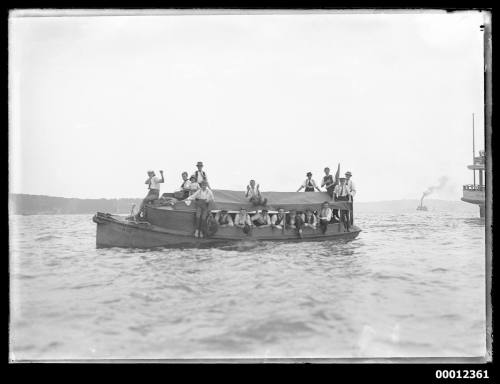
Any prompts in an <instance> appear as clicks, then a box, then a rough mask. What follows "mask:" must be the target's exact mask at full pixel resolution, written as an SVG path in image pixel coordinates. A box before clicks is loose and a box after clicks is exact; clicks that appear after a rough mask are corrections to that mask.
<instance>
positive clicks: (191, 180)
mask: <svg viewBox="0 0 500 384" xmlns="http://www.w3.org/2000/svg"><path fill="white" fill-rule="evenodd" d="M198 189H200V184H198V183H197V182H196V176H195V175H192V176H191V177H190V178H189V195H192V194H193V193H195V192H196V191H197V190H198Z"/></svg>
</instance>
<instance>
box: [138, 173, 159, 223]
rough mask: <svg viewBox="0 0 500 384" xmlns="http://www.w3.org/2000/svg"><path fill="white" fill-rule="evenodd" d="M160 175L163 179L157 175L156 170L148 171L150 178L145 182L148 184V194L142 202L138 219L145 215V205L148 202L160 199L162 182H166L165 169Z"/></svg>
mask: <svg viewBox="0 0 500 384" xmlns="http://www.w3.org/2000/svg"><path fill="white" fill-rule="evenodd" d="M160 175H161V179H160V178H159V177H158V176H156V175H155V172H154V171H148V178H147V179H146V181H145V182H144V184H147V185H148V194H147V195H146V197H145V198H144V199H143V200H142V202H141V205H140V207H139V212H138V213H137V215H136V219H139V218H140V217H141V216H143V213H144V212H143V211H144V206H145V205H146V204H147V203H150V202H152V201H155V200H158V199H159V198H160V183H164V182H165V179H164V178H163V171H160Z"/></svg>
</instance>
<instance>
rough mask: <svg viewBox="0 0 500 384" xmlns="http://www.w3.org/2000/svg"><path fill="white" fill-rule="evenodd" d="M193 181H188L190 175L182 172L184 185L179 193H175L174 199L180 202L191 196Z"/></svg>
mask: <svg viewBox="0 0 500 384" xmlns="http://www.w3.org/2000/svg"><path fill="white" fill-rule="evenodd" d="M190 186H191V181H190V180H189V179H188V173H187V172H182V184H181V187H180V189H179V190H178V191H175V192H174V197H175V198H176V199H179V200H183V199H185V198H186V197H188V196H189V192H191V188H190Z"/></svg>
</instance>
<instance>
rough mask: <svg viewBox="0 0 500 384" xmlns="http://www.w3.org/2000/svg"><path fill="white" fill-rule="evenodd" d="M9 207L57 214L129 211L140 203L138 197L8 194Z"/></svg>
mask: <svg viewBox="0 0 500 384" xmlns="http://www.w3.org/2000/svg"><path fill="white" fill-rule="evenodd" d="M9 200H10V201H9V203H10V208H11V209H12V211H11V212H12V213H13V214H14V215H43V214H46V215H59V214H84V213H95V212H97V211H99V212H109V213H129V212H130V209H131V207H132V205H133V204H136V206H138V204H140V203H141V200H142V199H139V198H125V199H76V198H65V197H55V196H45V195H25V194H17V193H12V194H10V195H9Z"/></svg>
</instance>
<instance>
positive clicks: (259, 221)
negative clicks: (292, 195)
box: [252, 209, 271, 228]
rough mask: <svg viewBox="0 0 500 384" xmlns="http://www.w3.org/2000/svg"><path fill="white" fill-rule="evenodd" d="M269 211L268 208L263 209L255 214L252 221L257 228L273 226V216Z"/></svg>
mask: <svg viewBox="0 0 500 384" xmlns="http://www.w3.org/2000/svg"><path fill="white" fill-rule="evenodd" d="M267 212H268V211H267V209H263V210H262V211H259V212H257V213H256V214H255V215H253V217H252V222H253V224H254V225H255V226H256V227H257V228H266V227H270V226H271V217H270V216H269V214H268V213H267Z"/></svg>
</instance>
